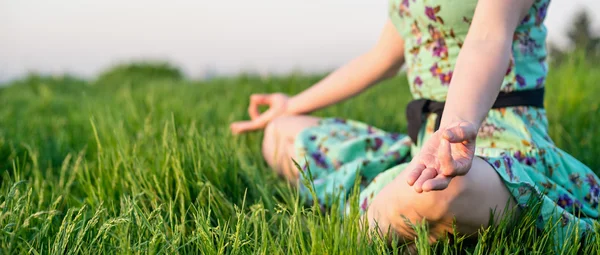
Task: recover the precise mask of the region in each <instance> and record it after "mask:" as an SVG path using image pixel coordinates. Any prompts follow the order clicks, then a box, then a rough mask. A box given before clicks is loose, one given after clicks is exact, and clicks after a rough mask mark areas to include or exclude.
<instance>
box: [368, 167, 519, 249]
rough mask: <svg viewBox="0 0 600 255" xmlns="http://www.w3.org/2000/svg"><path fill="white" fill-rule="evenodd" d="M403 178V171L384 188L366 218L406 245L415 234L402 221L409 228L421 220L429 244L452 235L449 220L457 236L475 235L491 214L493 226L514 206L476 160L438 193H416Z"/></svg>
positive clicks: (492, 172)
mask: <svg viewBox="0 0 600 255" xmlns="http://www.w3.org/2000/svg"><path fill="white" fill-rule="evenodd" d="M407 174H408V171H403V172H402V173H401V174H400V175H398V176H397V177H396V178H395V179H394V180H393V181H392V182H391V183H390V184H388V185H386V186H385V187H384V188H383V189H382V190H381V191H380V192H379V193H378V194H377V195H376V196H375V198H374V199H373V202H372V203H371V205H370V206H369V208H368V211H367V214H366V217H367V220H368V221H369V225H370V227H371V228H374V229H376V230H378V231H380V233H383V234H385V233H388V230H390V233H391V234H394V235H397V236H398V237H400V238H401V239H403V240H405V241H406V242H410V241H414V238H415V233H414V231H413V229H412V228H411V227H409V225H408V224H407V223H406V222H405V219H407V220H409V221H410V222H411V223H413V224H415V223H421V222H423V221H424V220H425V221H426V222H427V224H428V226H429V239H430V241H432V242H433V241H435V240H437V239H439V238H440V237H442V236H444V234H445V233H452V230H453V229H452V224H453V220H456V221H455V223H456V228H457V231H458V232H459V233H460V234H467V235H469V234H475V233H477V230H478V229H480V228H481V227H482V226H487V225H488V223H489V220H490V212H491V211H492V210H494V211H495V212H494V215H495V221H494V222H496V223H497V222H498V221H497V220H498V219H499V218H501V216H502V215H503V214H504V212H507V211H508V212H510V211H511V210H512V209H514V208H515V205H516V203H515V202H514V199H513V198H512V196H511V194H510V193H509V191H508V190H507V188H506V186H505V185H504V183H503V182H502V180H501V178H500V176H499V175H498V174H497V173H496V171H495V170H494V169H493V168H492V166H490V165H489V164H488V163H487V162H486V161H484V160H483V159H481V158H478V157H476V158H475V160H473V165H472V168H471V170H470V171H469V172H468V173H467V175H465V176H461V177H455V178H454V179H452V181H451V182H450V185H449V186H448V188H447V189H445V190H442V191H433V192H425V193H417V192H415V190H414V189H413V187H411V186H409V185H408V184H407V183H406V176H407ZM402 216H404V217H406V218H404V217H402Z"/></svg>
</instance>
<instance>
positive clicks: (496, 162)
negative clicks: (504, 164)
mask: <svg viewBox="0 0 600 255" xmlns="http://www.w3.org/2000/svg"><path fill="white" fill-rule="evenodd" d="M494 166H495V167H496V168H500V166H501V163H500V160H496V161H494Z"/></svg>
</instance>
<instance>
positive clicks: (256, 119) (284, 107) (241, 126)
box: [229, 93, 289, 134]
mask: <svg viewBox="0 0 600 255" xmlns="http://www.w3.org/2000/svg"><path fill="white" fill-rule="evenodd" d="M288 101H289V97H288V96H287V95H285V94H282V93H274V94H254V95H252V96H250V105H249V106H248V114H249V115H250V120H248V121H237V122H234V123H231V125H230V126H229V128H230V129H231V132H233V133H234V134H241V133H244V132H249V131H255V130H258V129H263V128H264V127H265V126H267V124H268V123H269V121H271V120H273V119H275V118H277V117H279V116H283V115H287V114H289V113H288ZM260 105H268V106H269V109H268V110H267V111H265V112H263V113H261V112H260V111H259V109H258V107H259V106H260Z"/></svg>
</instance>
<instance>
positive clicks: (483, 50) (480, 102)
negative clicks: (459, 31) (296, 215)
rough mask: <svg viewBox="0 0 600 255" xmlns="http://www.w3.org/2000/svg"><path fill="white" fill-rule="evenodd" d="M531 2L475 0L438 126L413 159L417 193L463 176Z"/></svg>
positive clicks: (412, 178) (410, 180)
mask: <svg viewBox="0 0 600 255" xmlns="http://www.w3.org/2000/svg"><path fill="white" fill-rule="evenodd" d="M532 4H533V0H502V1H498V0H479V2H478V3H477V7H476V9H475V15H474V17H473V20H472V23H471V27H470V28H469V32H468V34H467V38H466V39H465V42H464V45H463V47H462V49H461V50H460V53H459V55H458V59H457V61H456V65H455V67H454V77H453V78H452V81H451V82H450V88H449V91H448V95H447V97H446V104H445V109H444V113H443V115H442V121H441V123H440V129H439V131H437V132H436V133H434V134H433V135H432V136H431V137H430V138H429V139H428V140H427V141H425V143H424V144H423V146H422V148H421V151H419V154H418V155H417V156H416V157H415V158H413V161H412V162H411V167H410V168H409V169H408V170H409V171H410V172H409V174H408V176H407V183H408V184H409V185H411V186H413V187H414V189H415V190H416V191H417V192H423V191H432V190H443V189H446V188H447V187H448V184H450V181H451V180H452V178H453V177H455V176H460V175H466V174H467V173H468V172H469V170H471V166H472V163H473V158H474V156H475V139H476V138H477V130H478V129H479V127H480V125H481V123H482V122H483V120H484V119H485V117H486V116H487V114H488V112H489V111H490V109H491V107H492V105H493V104H494V101H495V99H496V97H497V96H498V93H499V91H500V87H501V86H502V79H503V77H504V74H505V72H506V70H507V68H508V63H509V59H510V54H511V45H512V40H513V35H514V33H515V30H516V28H517V26H518V24H519V22H520V21H521V20H522V18H523V17H524V16H525V15H526V14H527V12H528V11H529V8H531V5H532Z"/></svg>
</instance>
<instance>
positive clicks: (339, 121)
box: [333, 118, 346, 124]
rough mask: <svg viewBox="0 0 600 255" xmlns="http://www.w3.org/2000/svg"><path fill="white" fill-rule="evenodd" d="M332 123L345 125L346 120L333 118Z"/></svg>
mask: <svg viewBox="0 0 600 255" xmlns="http://www.w3.org/2000/svg"><path fill="white" fill-rule="evenodd" d="M333 123H337V124H346V120H345V119H340V118H334V119H333Z"/></svg>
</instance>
